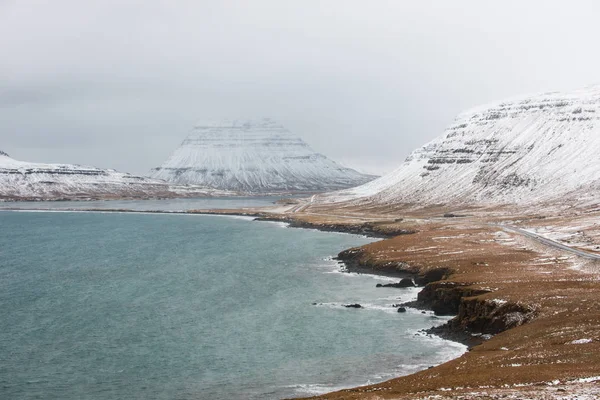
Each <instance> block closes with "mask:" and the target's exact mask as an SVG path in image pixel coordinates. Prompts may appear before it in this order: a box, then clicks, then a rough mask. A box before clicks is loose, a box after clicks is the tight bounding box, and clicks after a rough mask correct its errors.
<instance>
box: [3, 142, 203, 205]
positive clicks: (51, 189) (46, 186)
mask: <svg viewBox="0 0 600 400" xmlns="http://www.w3.org/2000/svg"><path fill="white" fill-rule="evenodd" d="M192 192H193V194H194V195H210V194H213V193H211V192H212V191H210V190H204V191H202V190H199V189H198V188H195V189H194V188H176V187H171V186H169V185H168V184H167V183H166V182H162V181H157V180H153V179H148V178H143V177H139V176H134V175H130V174H125V173H121V172H117V171H115V170H106V169H100V168H94V167H82V166H79V165H68V164H38V163H29V162H23V161H17V160H14V159H12V158H10V157H9V156H8V154H6V153H4V152H2V151H0V200H58V199H113V198H149V197H179V196H184V195H191V194H192Z"/></svg>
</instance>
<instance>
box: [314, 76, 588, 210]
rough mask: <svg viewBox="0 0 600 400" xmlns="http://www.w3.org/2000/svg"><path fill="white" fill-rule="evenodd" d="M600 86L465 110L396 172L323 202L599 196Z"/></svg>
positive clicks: (503, 200)
mask: <svg viewBox="0 0 600 400" xmlns="http://www.w3.org/2000/svg"><path fill="white" fill-rule="evenodd" d="M599 155H600V86H592V87H587V88H585V89H581V90H576V91H572V92H566V93H560V92H552V93H543V94H538V95H533V96H524V97H520V98H516V99H512V100H507V101H502V102H498V103H496V104H492V105H487V106H482V107H478V108H475V109H472V110H469V111H467V112H464V113H462V114H460V115H459V116H458V117H457V118H456V120H455V121H454V123H453V124H452V125H450V126H449V127H448V128H447V129H446V130H445V132H444V134H443V135H442V136H440V137H439V138H437V139H435V140H433V141H432V142H430V143H428V144H426V145H424V146H423V147H421V148H419V149H417V150H415V151H414V152H413V153H412V154H411V155H410V156H409V157H408V158H407V159H406V160H405V161H404V163H403V164H402V165H401V166H400V167H399V168H397V169H396V170H395V171H393V172H392V173H390V174H388V175H385V176H383V177H381V178H379V179H377V180H374V181H372V182H370V183H367V184H366V185H363V186H360V187H357V188H353V189H350V190H346V191H341V192H337V193H332V194H327V195H324V196H322V197H320V198H319V201H321V202H337V201H355V202H359V203H370V204H402V203H413V204H448V203H456V204H459V203H462V204H503V203H521V204H533V203H539V202H544V201H557V200H560V201H563V200H566V199H570V200H572V201H573V202H583V201H588V202H589V201H592V202H593V201H598V200H599V199H600V156H599Z"/></svg>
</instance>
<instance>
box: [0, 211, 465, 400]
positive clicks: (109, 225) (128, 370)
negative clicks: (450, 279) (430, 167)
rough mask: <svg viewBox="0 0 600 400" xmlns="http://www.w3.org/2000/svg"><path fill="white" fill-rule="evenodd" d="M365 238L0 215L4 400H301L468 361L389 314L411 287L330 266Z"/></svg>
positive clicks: (142, 220) (84, 216) (205, 219)
mask: <svg viewBox="0 0 600 400" xmlns="http://www.w3.org/2000/svg"><path fill="white" fill-rule="evenodd" d="M369 241H371V239H367V238H364V237H359V236H354V235H347V234H336V233H325V232H318V231H314V230H306V229H294V228H287V227H285V225H283V224H278V223H268V222H254V221H251V220H250V219H243V218H231V217H218V216H201V215H159V214H125V213H124V214H106V213H77V212H8V211H3V212H0V324H1V325H0V398H2V399H61V400H70V399H169V400H171V399H217V400H218V399H270V398H273V399H276V398H283V397H297V396H308V395H312V394H317V393H323V392H326V391H331V390H335V389H339V388H343V387H350V386H356V385H362V384H367V383H374V382H378V381H382V380H385V379H388V378H391V377H393V376H396V375H400V374H407V373H411V372H415V371H417V370H419V369H424V368H427V367H428V366H430V365H435V364H437V363H440V362H443V361H446V360H448V359H449V358H452V357H455V356H457V355H458V354H460V353H461V352H463V351H464V347H463V346H461V345H458V344H455V343H451V342H446V341H443V340H441V339H438V338H435V337H429V336H426V335H424V334H423V333H421V332H419V331H420V330H421V329H423V328H428V327H431V326H432V325H434V324H439V323H441V322H443V321H442V320H439V319H436V318H435V317H434V316H433V315H431V314H421V312H420V311H416V310H409V311H408V312H407V313H397V312H396V309H395V308H394V307H392V304H394V303H399V302H402V301H404V300H408V299H410V298H413V297H415V296H416V290H417V289H395V288H375V285H376V283H378V282H382V281H384V280H386V279H387V280H389V279H388V278H384V277H377V276H370V275H358V274H348V273H342V272H341V271H340V266H339V265H338V264H337V263H336V262H335V261H333V260H332V259H331V256H334V255H335V254H337V253H338V252H339V251H341V250H344V249H347V248H350V247H353V246H359V245H362V244H365V243H367V242H369ZM349 303H360V304H362V305H363V306H364V308H363V309H351V308H345V307H343V305H344V304H349Z"/></svg>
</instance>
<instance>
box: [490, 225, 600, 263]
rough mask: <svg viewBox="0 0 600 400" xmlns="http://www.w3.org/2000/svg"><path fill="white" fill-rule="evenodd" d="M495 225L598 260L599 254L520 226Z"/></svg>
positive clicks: (547, 244) (599, 258) (580, 255)
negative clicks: (565, 243) (576, 247)
mask: <svg viewBox="0 0 600 400" xmlns="http://www.w3.org/2000/svg"><path fill="white" fill-rule="evenodd" d="M495 226H500V227H501V228H502V229H504V230H507V231H510V232H514V233H518V234H520V235H523V236H527V237H529V238H531V239H534V240H536V241H538V242H540V243H542V244H545V245H546V246H550V247H554V248H556V249H560V250H564V251H568V252H569V253H573V254H575V255H577V256H579V257H584V258H588V259H591V260H600V254H597V253H592V252H590V251H585V250H580V249H575V248H573V247H569V246H567V245H564V244H562V243H560V242H557V241H556V240H552V239H548V238H547V237H544V236H542V235H538V234H537V233H533V232H530V231H527V230H525V229H522V228H517V227H515V226H509V225H495Z"/></svg>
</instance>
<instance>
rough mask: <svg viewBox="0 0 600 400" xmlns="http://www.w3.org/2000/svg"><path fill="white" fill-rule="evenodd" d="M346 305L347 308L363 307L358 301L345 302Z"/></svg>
mask: <svg viewBox="0 0 600 400" xmlns="http://www.w3.org/2000/svg"><path fill="white" fill-rule="evenodd" d="M344 307H346V308H363V306H361V305H360V304H358V303H355V304H344Z"/></svg>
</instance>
